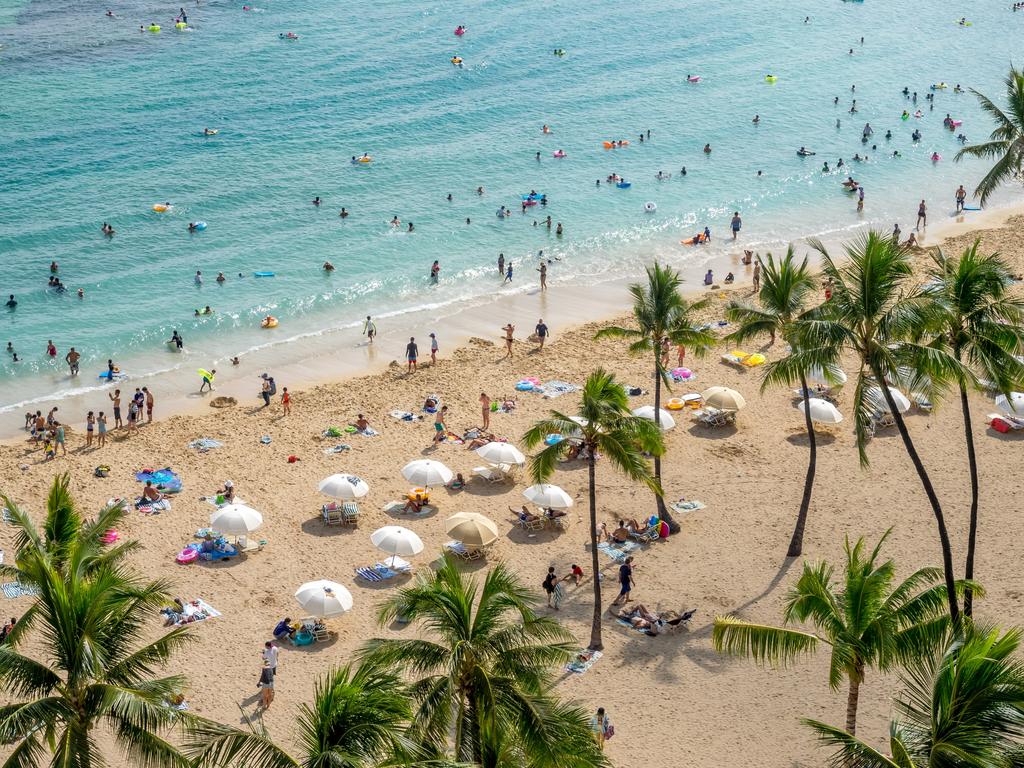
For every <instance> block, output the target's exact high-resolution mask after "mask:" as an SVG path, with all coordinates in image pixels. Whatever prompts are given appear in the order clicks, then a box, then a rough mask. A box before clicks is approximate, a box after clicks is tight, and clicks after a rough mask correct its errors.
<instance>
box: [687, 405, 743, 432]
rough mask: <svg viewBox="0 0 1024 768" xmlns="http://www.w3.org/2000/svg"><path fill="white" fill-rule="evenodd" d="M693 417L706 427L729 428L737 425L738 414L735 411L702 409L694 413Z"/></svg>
mask: <svg viewBox="0 0 1024 768" xmlns="http://www.w3.org/2000/svg"><path fill="white" fill-rule="evenodd" d="M693 415H694V417H695V418H696V419H697V421H698V422H699V423H700V424H703V425H704V426H706V427H727V426H729V425H730V424H735V423H736V414H735V413H734V412H733V411H721V410H719V409H718V408H711V407H705V408H701V409H699V410H696V411H694V412H693Z"/></svg>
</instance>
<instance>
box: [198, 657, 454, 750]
mask: <svg viewBox="0 0 1024 768" xmlns="http://www.w3.org/2000/svg"><path fill="white" fill-rule="evenodd" d="M411 719H412V705H411V703H410V699H409V696H408V689H407V687H406V685H405V683H404V682H403V681H402V680H401V678H399V677H398V676H397V675H396V674H394V673H393V672H391V671H388V670H386V669H383V668H382V667H380V666H379V665H375V664H361V665H359V666H358V667H355V668H353V667H352V666H351V665H346V666H344V667H340V668H336V669H333V670H331V671H330V672H328V673H327V674H326V675H324V676H323V677H322V678H321V679H320V680H318V681H317V684H316V690H315V692H314V694H313V703H312V705H309V704H302V705H301V706H300V707H299V712H298V718H297V723H298V743H299V746H300V750H299V753H298V755H297V756H292V755H291V754H289V753H288V752H287V751H286V750H285V749H283V748H282V747H280V746H278V745H277V744H275V743H274V742H273V741H272V740H271V739H270V737H269V735H268V734H267V732H266V730H265V729H264V728H263V727H262V721H261V722H259V723H255V722H252V721H249V722H248V724H249V730H247V731H246V730H241V729H238V728H232V727H230V726H223V725H217V724H215V723H204V724H202V725H199V726H197V727H195V728H194V729H193V731H192V742H191V744H190V748H189V751H190V753H191V757H192V758H193V760H194V764H195V765H196V766H230V765H243V766H247V767H248V768H370V766H374V767H383V766H413V765H416V766H427V765H438V764H439V763H438V762H435V761H432V760H429V759H427V758H426V757H425V756H424V755H423V754H422V750H420V749H419V748H418V747H417V746H416V745H415V744H414V743H413V742H412V740H411V739H410V738H409V737H408V735H407V733H406V728H407V726H408V724H409V722H410V721H411Z"/></svg>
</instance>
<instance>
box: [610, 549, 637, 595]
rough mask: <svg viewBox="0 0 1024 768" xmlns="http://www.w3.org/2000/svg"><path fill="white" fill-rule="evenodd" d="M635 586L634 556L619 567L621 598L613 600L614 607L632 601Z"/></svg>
mask: <svg viewBox="0 0 1024 768" xmlns="http://www.w3.org/2000/svg"><path fill="white" fill-rule="evenodd" d="M634 584H635V582H634V580H633V556H632V555H630V556H629V557H627V558H626V561H625V562H624V563H623V564H622V565H620V566H619V596H618V597H616V598H615V599H614V600H612V605H621V604H624V603H628V602H629V601H630V597H629V593H630V591H631V590H632V589H633V585H634Z"/></svg>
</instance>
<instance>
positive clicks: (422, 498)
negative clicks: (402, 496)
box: [402, 493, 429, 515]
mask: <svg viewBox="0 0 1024 768" xmlns="http://www.w3.org/2000/svg"><path fill="white" fill-rule="evenodd" d="M428 501H429V498H428V497H427V496H426V494H421V493H417V494H414V495H411V496H409V498H408V499H406V501H405V506H404V507H402V511H403V512H408V513H409V514H411V515H417V514H419V513H420V512H422V511H423V508H424V507H425V506H427V502H428Z"/></svg>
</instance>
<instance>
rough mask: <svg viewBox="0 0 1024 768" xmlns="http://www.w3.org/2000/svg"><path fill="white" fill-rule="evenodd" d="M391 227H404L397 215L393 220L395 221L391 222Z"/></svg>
mask: <svg viewBox="0 0 1024 768" xmlns="http://www.w3.org/2000/svg"><path fill="white" fill-rule="evenodd" d="M391 226H392V227H400V226H402V222H401V221H399V220H398V216H397V214H396V215H395V217H394V218H393V219H392V220H391Z"/></svg>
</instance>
